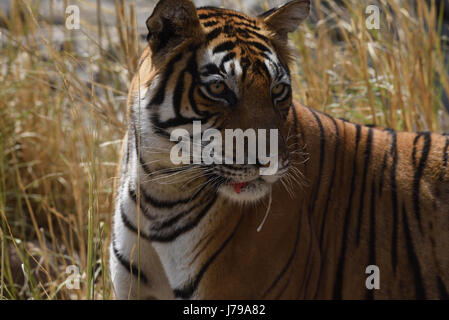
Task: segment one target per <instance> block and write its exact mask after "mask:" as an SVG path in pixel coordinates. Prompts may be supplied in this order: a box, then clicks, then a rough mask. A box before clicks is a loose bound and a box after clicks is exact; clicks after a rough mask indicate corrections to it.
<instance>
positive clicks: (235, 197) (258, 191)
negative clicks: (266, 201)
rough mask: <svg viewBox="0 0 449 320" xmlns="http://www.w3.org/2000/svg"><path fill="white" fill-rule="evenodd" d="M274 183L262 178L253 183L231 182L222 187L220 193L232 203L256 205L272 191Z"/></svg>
mask: <svg viewBox="0 0 449 320" xmlns="http://www.w3.org/2000/svg"><path fill="white" fill-rule="evenodd" d="M271 185H272V183H270V182H267V181H265V180H264V179H262V178H257V179H255V180H252V181H245V182H239V181H230V182H228V183H225V184H223V185H221V187H220V189H219V190H218V192H219V193H220V194H221V195H223V196H224V197H226V198H228V199H229V200H231V201H234V202H239V203H254V202H257V201H260V200H262V199H263V198H264V197H266V196H267V195H268V194H269V193H270V190H271Z"/></svg>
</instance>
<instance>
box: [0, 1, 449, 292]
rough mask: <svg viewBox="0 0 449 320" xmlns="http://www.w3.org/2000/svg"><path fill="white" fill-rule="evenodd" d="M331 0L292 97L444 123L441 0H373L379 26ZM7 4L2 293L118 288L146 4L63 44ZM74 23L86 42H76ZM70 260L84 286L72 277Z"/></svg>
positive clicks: (302, 38) (362, 116)
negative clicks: (131, 110) (122, 155)
mask: <svg viewBox="0 0 449 320" xmlns="http://www.w3.org/2000/svg"><path fill="white" fill-rule="evenodd" d="M65 2H66V3H67V1H65ZM324 2H325V1H321V0H316V1H314V6H315V8H316V9H317V12H318V14H317V16H316V18H315V19H313V20H312V21H313V23H312V22H310V21H309V22H307V23H306V24H304V25H303V26H302V27H301V29H300V30H299V31H298V32H297V33H296V34H295V35H293V36H292V40H293V42H294V44H295V48H296V51H297V52H298V58H297V63H296V64H295V66H294V76H295V95H296V97H297V98H298V99H299V100H300V101H302V102H304V103H306V104H308V105H309V106H311V107H314V108H317V109H320V110H324V111H326V112H328V113H331V114H333V115H335V116H337V117H345V118H347V119H350V120H352V121H356V122H361V123H373V124H376V125H380V126H388V127H391V128H395V129H406V130H433V131H441V130H443V129H448V128H447V114H446V112H445V111H444V106H443V100H444V99H443V96H444V94H447V95H449V80H448V72H447V66H446V61H445V54H447V51H445V48H444V46H443V42H442V39H441V35H440V31H439V30H441V21H442V20H441V19H440V17H438V16H437V10H436V6H435V5H434V4H433V5H432V4H431V5H428V4H426V3H425V2H424V1H418V2H415V1H413V2H414V3H417V4H418V5H417V6H410V5H407V2H405V1H399V0H392V1H379V2H378V5H379V7H380V8H381V12H382V14H381V29H380V30H367V29H366V27H365V18H366V17H365V14H364V11H365V8H366V5H367V2H366V1H357V0H346V1H343V2H344V3H345V7H346V9H345V10H343V9H342V8H341V7H339V6H337V4H336V3H334V2H333V1H326V3H327V4H326V5H325V3H324ZM370 3H372V1H370ZM12 4H13V10H11V15H10V16H9V17H6V15H5V14H4V13H1V12H0V19H1V20H2V21H3V22H4V25H5V29H3V30H2V40H3V41H2V44H1V48H0V59H1V69H0V215H1V219H0V221H1V223H0V225H1V229H0V246H1V252H0V263H1V264H0V299H55V298H59V299H109V298H112V297H113V293H112V288H111V283H110V279H109V276H108V268H107V256H108V252H107V250H106V248H107V243H108V239H109V235H110V225H111V216H112V211H113V189H114V183H115V180H116V164H117V159H118V150H119V145H120V142H121V139H122V137H123V134H124V131H125V128H126V124H125V120H124V118H125V100H126V90H127V85H128V83H129V80H130V79H131V77H132V75H133V73H134V71H135V70H136V66H137V58H138V54H139V52H140V51H141V50H142V45H143V44H142V41H141V38H140V37H139V34H138V32H137V31H136V30H137V24H136V19H135V13H136V12H137V10H138V8H135V5H134V2H133V1H129V2H126V3H125V1H123V0H121V1H116V6H115V10H114V12H113V13H112V16H113V17H115V18H116V27H115V28H113V29H111V28H106V27H105V23H104V21H103V19H104V16H103V14H98V15H97V21H96V25H91V24H88V23H87V22H85V21H84V22H82V26H81V30H74V31H69V30H64V31H63V32H64V34H63V41H62V44H61V45H58V46H55V41H54V39H53V37H54V36H55V33H56V30H55V29H54V26H53V25H52V24H51V23H50V22H49V21H45V20H43V19H40V17H39V15H38V12H37V8H36V5H37V2H36V1H31V0H13V1H12ZM96 6H97V12H98V13H100V12H102V11H101V8H102V1H101V0H97V2H96ZM387 7H388V9H389V10H386V9H387ZM44 31H45V32H44ZM80 33H81V34H82V37H83V41H84V42H83V43H84V44H85V46H86V48H87V51H86V53H87V54H82V53H80V52H79V51H77V50H76V43H75V41H74V38H75V37H76V36H79V34H80ZM444 126H446V127H444ZM71 265H73V266H76V267H78V268H79V270H80V274H81V281H80V288H79V289H69V288H68V287H67V284H69V285H70V280H72V278H70V277H69V276H70V275H71V274H72V273H71V272H72V269H67V267H68V266H71ZM66 271H69V272H68V273H67V272H66Z"/></svg>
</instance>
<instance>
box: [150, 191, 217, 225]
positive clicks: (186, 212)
mask: <svg viewBox="0 0 449 320" xmlns="http://www.w3.org/2000/svg"><path fill="white" fill-rule="evenodd" d="M206 196H207V195H206ZM206 196H205V197H206ZM205 197H204V198H205ZM213 200H214V199H213V197H211V196H210V195H209V197H208V198H207V199H200V200H199V201H197V202H196V203H194V205H192V206H191V207H190V208H188V209H186V210H184V211H182V212H180V213H178V214H176V215H174V216H172V217H170V218H168V219H166V220H163V221H160V222H159V221H154V222H153V223H152V224H151V231H155V232H160V231H162V230H163V229H167V228H170V227H172V226H173V225H174V224H176V223H177V222H178V221H179V220H181V219H182V218H184V217H186V216H188V215H190V214H192V212H194V210H196V209H198V208H200V207H201V206H202V205H204V204H205V203H209V202H210V201H213Z"/></svg>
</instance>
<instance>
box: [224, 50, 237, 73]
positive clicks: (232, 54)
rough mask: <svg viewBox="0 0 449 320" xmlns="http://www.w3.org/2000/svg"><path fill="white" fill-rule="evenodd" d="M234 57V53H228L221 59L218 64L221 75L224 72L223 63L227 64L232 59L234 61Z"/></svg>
mask: <svg viewBox="0 0 449 320" xmlns="http://www.w3.org/2000/svg"><path fill="white" fill-rule="evenodd" d="M235 55H236V54H235V52H230V53H228V54H227V55H225V56H224V57H223V59H222V60H221V64H220V70H221V71H222V72H223V73H225V72H226V70H225V67H224V65H225V63H226V62H228V61H231V60H232V59H234V58H235Z"/></svg>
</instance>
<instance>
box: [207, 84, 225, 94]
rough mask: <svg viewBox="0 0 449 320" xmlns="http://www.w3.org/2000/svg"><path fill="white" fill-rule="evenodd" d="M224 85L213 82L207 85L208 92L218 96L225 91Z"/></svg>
mask: <svg viewBox="0 0 449 320" xmlns="http://www.w3.org/2000/svg"><path fill="white" fill-rule="evenodd" d="M225 88H226V87H225V85H224V83H223V82H214V83H212V84H210V85H209V90H210V92H212V94H215V95H220V94H222V93H223V92H224V91H225Z"/></svg>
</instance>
